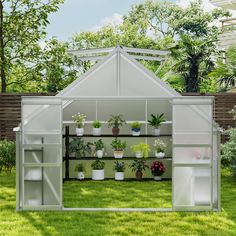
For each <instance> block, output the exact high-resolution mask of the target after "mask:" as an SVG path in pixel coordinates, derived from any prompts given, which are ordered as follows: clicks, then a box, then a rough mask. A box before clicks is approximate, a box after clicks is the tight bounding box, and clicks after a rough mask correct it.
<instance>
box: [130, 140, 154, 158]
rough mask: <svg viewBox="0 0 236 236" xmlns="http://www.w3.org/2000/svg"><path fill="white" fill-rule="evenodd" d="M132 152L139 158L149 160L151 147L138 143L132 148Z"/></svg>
mask: <svg viewBox="0 0 236 236" xmlns="http://www.w3.org/2000/svg"><path fill="white" fill-rule="evenodd" d="M131 150H132V152H135V156H136V157H137V158H142V157H144V158H147V157H148V153H149V152H150V147H149V145H148V144H147V143H138V144H134V145H132V146H131Z"/></svg>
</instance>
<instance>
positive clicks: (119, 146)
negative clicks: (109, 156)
mask: <svg viewBox="0 0 236 236" xmlns="http://www.w3.org/2000/svg"><path fill="white" fill-rule="evenodd" d="M111 146H112V148H113V149H114V151H123V150H124V149H125V148H126V141H123V142H122V141H121V140H120V139H118V138H115V139H113V140H112V143H111Z"/></svg>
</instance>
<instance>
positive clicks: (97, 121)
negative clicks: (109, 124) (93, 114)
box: [92, 120, 102, 129]
mask: <svg viewBox="0 0 236 236" xmlns="http://www.w3.org/2000/svg"><path fill="white" fill-rule="evenodd" d="M92 126H93V128H97V129H98V128H101V126H102V123H101V122H100V121H99V120H95V121H93V123H92Z"/></svg>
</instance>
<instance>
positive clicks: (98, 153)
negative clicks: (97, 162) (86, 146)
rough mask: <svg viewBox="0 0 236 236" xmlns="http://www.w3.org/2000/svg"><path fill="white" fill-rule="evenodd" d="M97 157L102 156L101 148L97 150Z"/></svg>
mask: <svg viewBox="0 0 236 236" xmlns="http://www.w3.org/2000/svg"><path fill="white" fill-rule="evenodd" d="M97 157H98V158H102V157H103V150H97Z"/></svg>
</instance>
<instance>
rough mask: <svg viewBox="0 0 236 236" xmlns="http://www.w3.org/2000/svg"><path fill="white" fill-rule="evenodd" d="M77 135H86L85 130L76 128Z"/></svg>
mask: <svg viewBox="0 0 236 236" xmlns="http://www.w3.org/2000/svg"><path fill="white" fill-rule="evenodd" d="M75 131H76V135H77V136H83V135H84V128H76V130H75Z"/></svg>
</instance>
